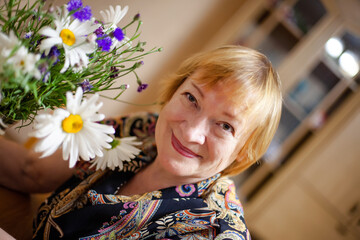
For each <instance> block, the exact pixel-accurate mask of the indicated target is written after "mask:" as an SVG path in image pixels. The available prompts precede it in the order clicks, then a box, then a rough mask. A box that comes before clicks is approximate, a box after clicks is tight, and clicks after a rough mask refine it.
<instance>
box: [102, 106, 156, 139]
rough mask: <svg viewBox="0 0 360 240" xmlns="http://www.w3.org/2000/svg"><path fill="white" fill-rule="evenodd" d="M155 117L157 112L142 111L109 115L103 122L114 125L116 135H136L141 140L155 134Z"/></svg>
mask: <svg viewBox="0 0 360 240" xmlns="http://www.w3.org/2000/svg"><path fill="white" fill-rule="evenodd" d="M157 119H158V114H157V113H155V112H144V111H142V112H133V113H129V114H126V115H119V116H115V117H110V118H107V119H105V120H104V123H105V124H108V125H112V126H113V127H114V129H115V136H116V137H128V136H136V137H137V138H138V139H140V140H142V139H143V138H147V137H149V136H153V135H155V125H156V121H157Z"/></svg>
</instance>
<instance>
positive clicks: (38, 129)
mask: <svg viewBox="0 0 360 240" xmlns="http://www.w3.org/2000/svg"><path fill="white" fill-rule="evenodd" d="M82 96H83V92H82V89H81V88H80V87H79V88H78V89H77V90H76V93H75V96H74V97H73V95H72V93H71V92H67V94H66V98H67V99H66V109H56V110H55V111H54V113H53V115H51V114H39V115H37V116H36V117H35V123H36V124H35V127H34V128H35V131H34V132H33V133H32V134H31V135H32V136H34V137H37V138H40V139H41V140H40V141H39V142H38V143H37V145H36V146H35V151H37V152H43V154H42V157H46V156H49V155H51V154H52V153H54V152H55V151H56V149H58V148H59V147H60V145H62V153H63V158H64V160H68V159H69V160H70V161H69V166H70V167H73V166H75V164H76V161H77V160H78V158H79V157H80V158H81V159H82V160H85V161H88V160H90V159H91V158H94V157H95V156H99V157H101V156H103V152H102V150H103V148H111V145H110V144H109V142H112V140H113V139H112V137H111V136H109V135H108V134H114V132H115V130H114V128H113V127H112V126H108V125H104V124H100V123H97V122H98V121H101V120H103V119H104V117H105V116H104V115H103V114H98V113H97V111H98V110H99V109H100V108H101V106H102V103H97V100H98V98H99V96H98V95H97V94H95V95H94V96H92V97H91V98H90V99H88V100H86V99H83V100H82V101H81V99H82Z"/></svg>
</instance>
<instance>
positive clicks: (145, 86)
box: [137, 83, 148, 92]
mask: <svg viewBox="0 0 360 240" xmlns="http://www.w3.org/2000/svg"><path fill="white" fill-rule="evenodd" d="M147 87H148V84H146V83H142V84H140V85H139V87H138V89H137V91H138V92H142V91H143V90H145V89H146V88H147Z"/></svg>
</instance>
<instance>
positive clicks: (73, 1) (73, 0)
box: [67, 0, 83, 12]
mask: <svg viewBox="0 0 360 240" xmlns="http://www.w3.org/2000/svg"><path fill="white" fill-rule="evenodd" d="M82 7H83V3H82V2H81V0H70V1H69V2H68V4H67V10H68V11H69V12H71V11H74V10H80V9H81V8H82Z"/></svg>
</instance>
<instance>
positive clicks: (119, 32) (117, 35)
mask: <svg viewBox="0 0 360 240" xmlns="http://www.w3.org/2000/svg"><path fill="white" fill-rule="evenodd" d="M114 37H115V38H116V39H117V40H118V41H122V40H123V39H124V38H125V34H124V32H123V30H122V29H121V28H116V29H115V31H114Z"/></svg>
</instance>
